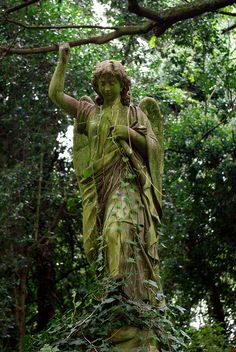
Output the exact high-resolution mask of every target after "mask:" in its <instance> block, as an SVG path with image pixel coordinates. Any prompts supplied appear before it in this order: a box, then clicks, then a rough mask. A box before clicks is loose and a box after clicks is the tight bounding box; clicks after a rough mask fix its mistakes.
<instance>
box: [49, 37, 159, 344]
mask: <svg viewBox="0 0 236 352" xmlns="http://www.w3.org/2000/svg"><path fill="white" fill-rule="evenodd" d="M69 51H70V48H69V45H68V44H67V43H65V44H62V45H61V46H60V48H59V62H58V65H57V67H56V70H55V72H54V75H53V77H52V80H51V83H50V87H49V96H50V98H51V100H52V101H53V102H54V103H55V104H56V105H57V106H59V107H60V108H61V109H62V110H64V111H65V112H66V113H68V114H69V115H71V116H73V117H74V121H75V125H74V146H73V158H74V159H73V160H74V167H75V171H76V175H77V179H78V183H79V187H80V191H81V196H82V200H83V239H84V249H85V252H86V256H87V259H88V261H89V262H90V263H91V262H93V261H98V258H102V260H103V262H104V266H105V275H107V276H108V277H111V278H113V279H114V280H116V281H117V282H119V283H120V289H121V290H122V292H123V294H124V296H125V297H127V298H128V299H131V300H142V301H145V302H152V301H153V296H154V294H153V290H150V286H149V285H148V280H152V281H154V282H156V283H157V286H158V288H159V289H160V290H161V287H160V280H159V275H158V267H159V260H158V252H157V243H158V236H157V227H158V225H159V224H160V219H161V216H162V208H161V195H162V194H161V176H162V170H163V137H162V119H161V115H160V112H159V108H158V105H157V103H156V101H155V100H154V99H152V98H144V99H143V100H142V101H141V102H140V104H139V106H138V107H135V106H132V105H130V95H129V91H130V85H131V81H130V78H129V77H128V76H127V74H126V72H125V70H124V67H123V66H122V64H121V63H120V62H118V61H114V60H106V61H103V62H101V63H99V64H98V65H97V66H96V69H95V71H94V74H93V81H92V84H93V88H94V90H95V92H96V93H97V95H98V96H97V98H96V102H95V103H94V102H93V100H92V99H91V98H90V97H87V96H84V97H82V98H80V100H76V99H74V98H72V97H70V96H68V95H66V94H64V81H65V72H66V66H67V63H68V59H69ZM149 119H150V120H152V121H153V122H154V125H155V128H156V130H155V133H154V132H153V129H152V127H151V124H150V121H149ZM118 339H119V338H118ZM121 350H122V351H123V350H124V351H125V349H121ZM128 350H129V349H127V351H128ZM135 351H136V350H135ZM155 351H156V350H155Z"/></svg>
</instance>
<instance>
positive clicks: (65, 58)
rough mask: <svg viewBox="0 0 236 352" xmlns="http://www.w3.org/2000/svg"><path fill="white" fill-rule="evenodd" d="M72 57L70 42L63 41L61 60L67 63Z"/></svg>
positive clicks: (60, 48) (60, 46) (60, 49)
mask: <svg viewBox="0 0 236 352" xmlns="http://www.w3.org/2000/svg"><path fill="white" fill-rule="evenodd" d="M69 57H70V45H69V43H63V44H60V45H59V61H60V62H63V63H64V64H66V63H67V62H68V60H69Z"/></svg>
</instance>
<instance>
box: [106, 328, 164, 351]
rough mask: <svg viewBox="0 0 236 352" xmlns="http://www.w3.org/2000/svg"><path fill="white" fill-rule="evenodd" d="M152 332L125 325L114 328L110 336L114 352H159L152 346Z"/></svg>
mask: <svg viewBox="0 0 236 352" xmlns="http://www.w3.org/2000/svg"><path fill="white" fill-rule="evenodd" d="M152 336H153V332H152V331H151V330H140V329H138V328H136V327H132V326H127V327H122V328H121V329H118V330H115V331H114V332H113V334H112V336H111V340H112V342H113V346H114V347H113V351H114V352H159V350H158V349H157V348H156V347H155V346H154V341H153V337H152Z"/></svg>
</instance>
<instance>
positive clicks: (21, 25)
mask: <svg viewBox="0 0 236 352" xmlns="http://www.w3.org/2000/svg"><path fill="white" fill-rule="evenodd" d="M5 21H6V22H9V23H13V24H15V25H17V26H20V27H23V28H25V29H33V30H45V29H50V30H54V29H68V28H75V29H80V28H91V29H115V30H116V29H118V27H103V26H96V25H94V26H93V25H75V24H68V25H55V26H46V25H45V26H35V25H31V26H30V25H28V24H25V23H22V22H18V21H15V20H12V19H10V18H8V17H6V18H5Z"/></svg>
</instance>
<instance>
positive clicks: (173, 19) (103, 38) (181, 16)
mask: <svg viewBox="0 0 236 352" xmlns="http://www.w3.org/2000/svg"><path fill="white" fill-rule="evenodd" d="M36 2H38V0H31V1H28V2H27V3H23V4H20V5H18V6H15V7H12V8H9V9H7V10H6V11H5V12H4V14H3V17H2V18H3V20H4V21H8V22H10V21H11V22H12V23H14V24H16V25H19V26H21V27H23V28H25V29H27V30H28V29H39V30H41V29H66V28H99V29H114V30H113V31H112V32H110V33H105V34H101V35H98V36H94V37H88V38H80V39H78V40H75V41H71V42H70V46H71V47H75V46H81V45H85V44H90V43H91V44H104V43H107V42H109V41H111V40H113V39H115V38H120V37H122V36H126V35H137V34H144V33H148V32H150V31H151V30H153V29H154V32H155V35H156V36H157V37H159V36H161V35H162V34H163V33H164V32H165V31H166V30H167V29H168V28H170V27H171V26H172V25H173V24H175V23H177V22H180V21H184V20H187V19H190V18H194V17H196V16H200V15H202V14H204V13H207V12H215V11H217V10H219V9H221V8H224V7H225V6H228V5H232V4H235V3H236V0H195V1H192V2H191V3H185V4H184V5H181V6H175V7H172V8H168V9H165V10H159V11H154V10H151V9H147V8H144V7H141V6H139V4H138V1H137V0H128V9H129V11H130V12H132V13H134V14H136V15H138V16H142V17H144V18H148V19H149V22H146V23H145V24H142V25H127V26H123V27H117V28H116V27H102V26H94V25H91V26H89V25H88V26H87V25H86V26H85V25H84V26H83V25H78V26H73V27H72V25H62V26H56V25H54V26H37V27H36V26H33V25H31V26H30V25H26V24H24V23H21V22H17V21H15V19H14V20H12V19H10V18H8V17H7V16H6V15H7V14H9V13H11V12H13V11H17V10H19V9H21V8H23V7H26V6H29V5H30V4H33V3H36ZM221 12H223V11H221ZM224 14H225V13H224ZM232 28H233V26H231V29H232ZM229 30H230V29H229V28H227V29H226V30H225V31H224V32H226V31H229ZM57 50H58V44H54V45H50V46H42V47H37V48H18V47H15V48H12V47H11V46H9V45H4V46H0V53H2V54H4V53H5V55H6V54H21V55H24V54H35V53H44V52H51V51H57Z"/></svg>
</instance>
